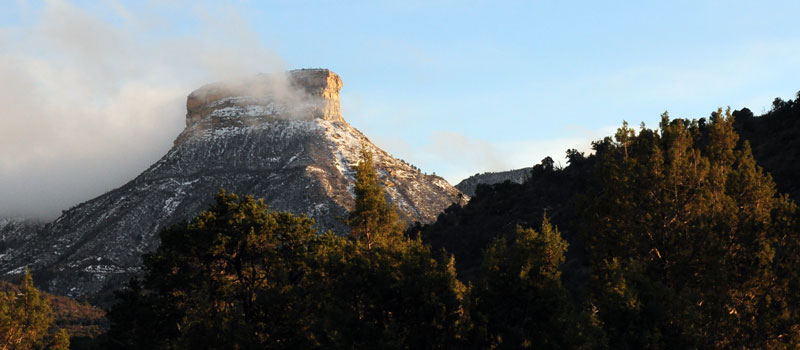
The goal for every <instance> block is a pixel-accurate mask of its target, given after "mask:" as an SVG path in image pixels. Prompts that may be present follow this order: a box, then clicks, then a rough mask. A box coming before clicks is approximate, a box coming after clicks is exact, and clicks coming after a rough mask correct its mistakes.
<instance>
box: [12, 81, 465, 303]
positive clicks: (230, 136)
mask: <svg viewBox="0 0 800 350" xmlns="http://www.w3.org/2000/svg"><path fill="white" fill-rule="evenodd" d="M270 79H272V78H270V76H265V75H259V76H257V77H256V78H253V79H249V80H245V81H244V84H238V85H237V84H236V83H235V82H234V83H229V82H226V83H224V84H223V85H213V84H212V85H206V86H204V87H201V88H200V89H198V90H195V92H193V93H192V94H190V95H189V97H188V98H187V115H186V121H187V126H186V128H185V129H184V130H183V131H182V132H181V133H180V135H178V136H177V138H176V140H175V142H174V146H173V148H172V149H170V150H169V151H168V152H167V153H166V154H165V155H164V156H163V157H162V158H161V159H159V160H158V161H157V162H155V163H154V164H153V165H151V166H150V167H149V168H148V169H146V170H145V171H143V172H142V173H141V174H139V175H138V176H137V177H135V178H134V179H133V180H131V181H130V182H128V183H126V184H124V185H122V186H120V187H119V188H116V189H114V190H111V191H109V192H107V193H105V194H103V195H101V196H98V197H96V198H94V199H91V200H89V201H86V202H83V203H81V204H79V205H76V206H75V207H73V208H71V209H69V210H66V211H64V213H63V214H62V215H61V216H59V217H58V218H57V219H56V220H54V221H53V222H51V223H48V224H46V225H44V226H42V227H40V228H39V229H38V231H37V232H36V233H35V234H31V235H30V237H28V239H27V240H25V241H24V242H19V241H15V242H13V244H9V245H8V246H7V247H4V248H3V249H4V250H3V251H0V254H2V258H0V271H2V273H3V274H4V275H5V276H6V277H9V276H13V275H16V274H18V273H21V272H22V271H24V269H25V268H26V267H29V268H30V269H31V270H32V272H33V273H34V274H35V275H36V276H37V284H40V285H41V287H42V288H43V289H44V290H46V291H48V292H52V293H55V294H60V295H67V296H71V297H78V298H89V299H92V300H93V301H100V302H102V300H99V299H103V298H105V297H107V296H109V295H110V292H111V291H113V290H114V289H116V288H117V287H119V286H121V285H122V283H124V281H126V280H127V279H128V278H129V277H130V276H133V275H135V274H137V273H138V272H139V266H140V263H141V254H142V253H146V252H149V251H152V250H153V249H155V248H156V247H157V244H158V236H157V234H158V232H159V231H160V230H161V229H164V228H166V227H169V226H170V225H172V224H174V223H177V222H179V221H181V220H188V219H190V218H192V217H194V216H195V215H196V214H197V213H199V212H200V211H202V210H204V209H205V208H207V207H208V204H210V203H211V201H212V200H213V195H214V194H215V193H216V192H217V191H219V189H220V188H225V189H227V190H229V191H231V192H234V193H238V194H243V195H244V194H252V195H254V196H255V197H259V198H264V199H265V201H266V202H267V203H268V204H269V206H270V208H271V209H272V210H278V211H289V212H293V213H297V214H306V215H308V216H310V217H311V218H313V219H315V220H316V225H317V227H318V229H319V230H320V231H327V230H331V231H333V232H336V233H338V234H346V233H347V232H349V231H348V228H347V226H346V225H345V224H344V222H343V220H342V219H343V218H344V217H346V215H347V213H348V211H349V209H350V208H351V207H352V206H353V192H352V187H353V182H354V178H353V175H354V172H353V170H352V167H353V166H354V165H355V164H357V163H358V161H359V154H360V151H361V147H366V148H367V149H368V150H369V151H371V152H372V153H373V155H374V159H375V164H376V167H377V168H378V174H379V176H380V178H381V181H382V182H383V185H384V187H385V188H386V191H387V198H388V199H389V200H390V201H391V202H392V203H393V204H394V205H395V206H396V207H397V208H398V211H399V213H400V217H401V218H402V219H404V220H405V221H406V222H407V223H413V222H415V221H419V222H432V221H433V220H435V219H436V217H437V215H438V214H439V213H440V212H441V211H442V210H443V209H444V208H446V207H447V206H449V205H451V204H452V203H454V202H464V201H466V199H467V197H464V196H463V195H461V192H459V191H458V190H457V189H455V188H454V187H452V186H451V185H450V184H448V183H447V181H445V180H444V179H442V178H440V177H437V176H433V175H426V174H424V173H422V172H420V171H419V170H417V169H416V168H413V167H411V166H410V165H408V164H406V163H405V162H404V161H401V160H398V159H395V158H393V157H391V156H390V155H389V154H388V153H386V152H385V151H383V150H381V149H380V148H378V147H377V146H375V145H374V144H372V143H371V142H370V141H369V139H368V138H367V137H366V136H365V135H364V134H362V133H361V132H360V131H358V130H357V129H355V128H353V127H352V126H350V125H349V124H348V123H347V122H346V121H345V120H344V118H343V117H342V116H341V109H340V108H339V99H338V92H339V89H340V88H341V79H340V78H339V77H338V75H335V73H333V72H331V71H329V70H327V69H314V70H298V71H291V72H289V73H288V74H287V75H286V76H279V77H277V78H275V79H274V80H270ZM306 83H307V84H309V85H308V86H304V85H303V84H306ZM220 86H225V87H232V91H233V92H230V91H228V92H224V91H222V92H220V90H219V89H220ZM301 87H302V88H301ZM198 91H200V92H198ZM209 92H213V93H209ZM201 96H202V97H201Z"/></svg>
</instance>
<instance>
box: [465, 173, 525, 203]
mask: <svg viewBox="0 0 800 350" xmlns="http://www.w3.org/2000/svg"><path fill="white" fill-rule="evenodd" d="M532 169H533V168H522V169H515V170H508V171H498V172H494V173H491V172H488V173H482V174H475V175H472V176H470V177H468V178H466V179H464V180H461V182H459V183H458V185H456V188H457V189H458V190H459V191H461V192H463V193H464V194H466V195H468V196H470V197H472V196H474V195H475V188H476V187H478V185H492V184H498V183H501V182H505V181H511V182H513V183H518V184H521V183H523V182H525V181H527V180H528V178H530V177H531V170H532Z"/></svg>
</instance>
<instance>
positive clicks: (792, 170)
mask: <svg viewBox="0 0 800 350" xmlns="http://www.w3.org/2000/svg"><path fill="white" fill-rule="evenodd" d="M733 115H734V117H735V119H734V124H733V125H734V128H735V129H736V131H737V132H738V133H739V135H741V136H742V139H745V140H748V141H750V145H751V147H752V149H753V156H754V157H755V159H756V160H757V161H758V164H759V165H760V166H763V167H764V169H765V170H767V171H768V172H769V173H770V174H772V176H773V177H774V179H775V183H776V185H777V186H778V189H779V190H780V191H781V192H782V193H787V194H789V197H790V198H792V199H793V200H795V201H798V200H800V181H798V179H800V137H798V135H800V92H798V94H797V99H795V100H789V101H783V100H781V99H779V98H776V99H775V101H774V102H773V104H772V110H770V111H769V112H768V113H767V114H764V115H762V116H759V117H754V116H753V112H751V111H750V110H749V109H747V108H744V109H742V110H739V111H735V112H733Z"/></svg>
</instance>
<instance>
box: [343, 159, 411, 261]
mask: <svg viewBox="0 0 800 350" xmlns="http://www.w3.org/2000/svg"><path fill="white" fill-rule="evenodd" d="M355 170H356V181H355V188H354V192H355V195H356V198H355V207H354V209H353V211H351V212H350V216H349V217H348V219H347V223H348V225H350V227H351V228H352V234H351V237H352V238H353V239H355V240H357V241H359V242H362V243H363V244H364V245H365V246H366V248H367V249H372V247H373V246H374V245H375V244H376V243H387V244H391V242H392V241H395V240H396V239H397V238H399V237H400V236H402V232H403V223H402V221H400V220H399V219H398V216H397V212H396V211H395V209H394V207H392V206H391V205H390V204H389V203H388V202H387V201H386V195H385V194H384V190H383V186H382V185H381V184H380V179H379V178H378V173H377V171H376V170H375V165H374V163H373V158H372V152H370V151H369V150H368V149H367V148H366V146H365V145H362V147H361V161H360V162H359V163H358V165H357V166H356V167H355Z"/></svg>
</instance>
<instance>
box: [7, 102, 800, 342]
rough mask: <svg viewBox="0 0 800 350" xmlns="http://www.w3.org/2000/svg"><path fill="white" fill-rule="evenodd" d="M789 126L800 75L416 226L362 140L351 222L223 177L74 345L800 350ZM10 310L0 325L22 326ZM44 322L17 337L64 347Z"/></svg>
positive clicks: (573, 157)
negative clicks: (271, 199) (757, 104)
mask: <svg viewBox="0 0 800 350" xmlns="http://www.w3.org/2000/svg"><path fill="white" fill-rule="evenodd" d="M798 132H800V94H799V95H798V99H797V100H795V101H791V100H790V101H781V100H776V101H775V103H774V104H773V109H772V111H770V112H769V113H768V114H766V115H764V116H761V117H753V115H752V113H750V112H749V111H748V110H741V111H736V112H731V111H730V110H728V111H723V110H721V109H720V110H718V111H716V112H713V113H712V114H711V116H710V117H709V118H708V119H705V118H703V119H698V120H686V119H671V118H670V117H669V116H668V115H667V114H666V113H665V114H664V115H663V116H662V119H661V122H660V124H659V125H658V128H657V129H649V128H647V127H646V126H645V125H642V126H640V127H639V128H636V129H634V128H631V127H630V126H629V125H628V124H627V123H624V124H623V125H622V127H620V128H619V129H618V131H617V132H616V134H615V135H613V136H610V137H607V138H605V139H603V140H599V141H596V142H595V143H594V144H593V149H594V152H593V154H591V155H588V156H586V155H584V154H582V153H580V152H577V151H575V150H569V151H567V158H568V166H566V167H564V168H558V167H556V166H555V164H554V161H553V160H552V159H550V158H546V159H544V160H543V161H542V162H541V164H538V165H536V166H534V167H533V169H532V171H531V176H530V178H529V180H528V181H527V182H525V183H523V184H514V183H502V184H496V185H489V186H487V185H481V186H479V187H478V188H477V190H476V195H475V197H473V199H472V200H471V201H470V202H469V203H468V204H466V205H464V206H459V205H454V206H452V207H450V208H448V209H447V210H446V211H445V212H444V213H442V214H441V215H440V216H439V219H438V220H437V221H436V222H435V223H433V224H431V225H425V226H421V225H415V226H412V227H411V228H409V229H408V230H404V228H403V224H402V222H401V221H400V220H399V219H398V216H397V213H396V212H395V210H394V209H393V208H392V207H391V206H390V205H389V204H388V203H387V201H386V199H385V193H384V190H383V188H382V187H381V186H380V182H379V180H378V176H377V173H376V172H375V169H374V167H373V164H372V155H371V154H369V152H366V151H364V152H362V161H361V163H360V164H359V165H358V166H357V168H356V183H355V188H354V191H355V194H356V205H355V208H354V210H353V211H352V212H351V213H350V215H349V217H347V218H345V219H344V220H345V221H346V223H347V224H348V225H349V226H350V227H351V228H352V233H351V234H350V235H349V236H346V237H343V236H337V235H334V234H332V233H319V232H317V231H316V230H315V229H314V223H313V221H312V220H310V219H308V218H307V217H305V216H296V215H292V214H289V213H281V212H275V211H271V210H270V209H269V208H268V207H267V205H266V204H265V203H264V202H263V201H261V200H257V199H254V198H252V197H249V196H242V197H240V196H237V195H235V194H230V193H226V192H224V191H221V192H220V193H219V194H218V195H217V197H216V202H215V204H214V205H213V206H212V207H211V208H209V209H208V210H207V211H205V212H203V213H201V214H199V215H198V216H197V217H195V218H194V219H192V220H191V221H187V222H183V223H180V224H177V225H175V226H173V227H171V228H169V229H166V230H164V231H162V232H161V233H160V238H161V245H160V247H159V248H158V249H157V250H156V251H155V252H153V253H151V254H148V255H146V256H145V257H144V270H143V275H142V276H141V278H137V279H133V280H131V281H130V282H129V283H128V285H127V287H126V288H125V289H124V290H122V291H120V292H118V293H117V302H116V304H115V306H114V307H112V309H111V310H109V312H108V319H109V320H110V327H109V329H108V331H107V332H106V333H105V334H103V335H100V336H97V337H95V338H94V339H93V340H92V341H82V342H80V344H78V343H73V345H72V348H97V349H102V348H108V349H263V348H290V349H294V348H347V349H350V348H381V349H382V348H387V349H420V348H421V349H428V348H439V349H451V348H457V349H486V348H503V349H518V348H536V349H796V348H798V347H800V295H798V293H797V291H798V290H800V272H799V271H800V212H798V209H797V206H796V205H795V203H794V202H793V199H797V195H798V193H797V191H798V185H797V180H796V176H797V174H798V171H797V166H798V165H797V162H794V161H787V160H791V159H796V157H797V152H798V149H800V145H798V144H797V143H798V142H800V141H798V139H800V138H798V137H796V135H798ZM771 174H772V175H771ZM773 176H774V178H773ZM22 287H23V288H27V289H26V290H28V292H26V293H17V294H14V293H8V294H6V295H4V298H3V299H2V301H3V306H2V308H1V309H0V317H5V315H6V310H21V309H20V306H16V309H14V308H11V309H9V308H8V306H7V305H12V306H13V305H17V304H19V303H21V302H22V301H24V300H29V302H30V303H32V305H35V306H36V305H39V306H36V308H38V309H37V310H39V311H38V312H36V315H39V316H36V317H33V318H32V319H35V320H39V319H41V318H42V317H44V316H41V315H42V314H45V315H46V314H47V312H46V311H47V310H46V308H45V306H46V305H44V306H42V303H37V300H39V297H38V295H37V294H36V291H35V289H33V288H32V285H31V283H30V276H29V275H28V276H26V278H25V279H24V280H23V284H22ZM20 295H23V296H26V298H20ZM34 295H37V296H36V297H35V298H34V297H33V296H34ZM27 296H30V297H27ZM15 303H16V304H15ZM15 312H19V311H15ZM20 317H21V316H20ZM20 317H17V319H20ZM44 318H45V321H46V317H44ZM7 319H10V318H8V317H6V318H0V321H3V323H0V331H2V332H3V333H2V334H0V336H6V337H7V336H8V335H9V334H12V332H11V331H18V330H19V329H25V328H24V327H22V328H20V327H16V328H15V326H13V325H12V326H7V324H8V325H10V324H11V322H10V321H6V320H7ZM12 320H14V319H12ZM45 321H36V322H39V323H36V324H44V323H42V322H45ZM51 323H52V321H50V323H47V324H46V325H45V326H41V325H40V326H37V327H39V328H37V331H36V332H38V333H37V334H39V335H40V336H39V338H41V340H36V341H31V342H29V344H27V345H26V346H28V347H17V348H36V347H43V346H46V344H47V342H50V343H51V344H56V343H57V344H60V345H59V346H64V344H65V343H64V339H63V337H64V332H61V331H58V330H57V329H54V328H52V327H50V325H51ZM48 327H50V328H49V329H51V330H50V331H49V332H48V331H47V329H48ZM13 334H16V333H13ZM31 339H32V338H31ZM37 339H38V338H37Z"/></svg>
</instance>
